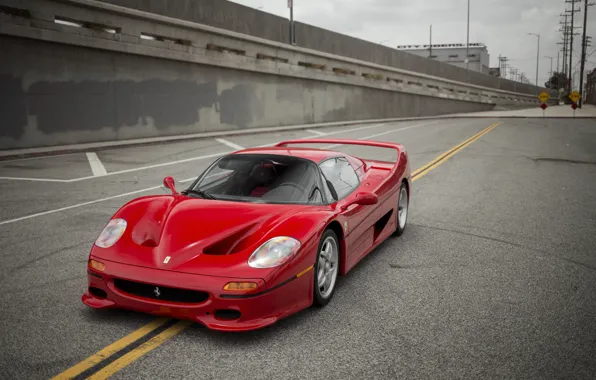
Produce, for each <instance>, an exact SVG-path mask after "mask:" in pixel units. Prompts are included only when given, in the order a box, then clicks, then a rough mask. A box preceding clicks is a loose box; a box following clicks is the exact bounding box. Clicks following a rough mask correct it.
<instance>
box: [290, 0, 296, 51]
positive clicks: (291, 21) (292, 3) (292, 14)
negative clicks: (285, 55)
mask: <svg viewBox="0 0 596 380" xmlns="http://www.w3.org/2000/svg"><path fill="white" fill-rule="evenodd" d="M288 8H290V44H292V45H295V44H296V38H295V36H294V0H288Z"/></svg>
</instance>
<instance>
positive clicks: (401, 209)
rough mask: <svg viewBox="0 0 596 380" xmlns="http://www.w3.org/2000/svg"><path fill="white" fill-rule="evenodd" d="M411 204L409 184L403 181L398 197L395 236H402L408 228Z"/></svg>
mask: <svg viewBox="0 0 596 380" xmlns="http://www.w3.org/2000/svg"><path fill="white" fill-rule="evenodd" d="M409 206H410V197H409V194H408V185H406V184H405V182H402V184H401V187H400V188H399V198H398V199H397V227H396V228H395V232H394V233H393V235H394V236H401V235H402V234H403V233H404V231H405V230H406V225H407V222H408V208H409Z"/></svg>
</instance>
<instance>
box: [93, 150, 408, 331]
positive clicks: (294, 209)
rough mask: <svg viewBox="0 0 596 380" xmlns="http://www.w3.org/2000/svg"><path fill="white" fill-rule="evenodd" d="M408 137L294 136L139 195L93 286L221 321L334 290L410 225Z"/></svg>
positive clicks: (246, 320)
mask: <svg viewBox="0 0 596 380" xmlns="http://www.w3.org/2000/svg"><path fill="white" fill-rule="evenodd" d="M297 144H351V145H364V146H372V147H378V148H389V149H394V150H396V151H397V160H396V162H388V161H378V160H365V159H361V158H357V157H353V156H351V155H347V154H343V153H339V152H336V151H332V150H325V149H313V148H306V147H290V146H289V145H297ZM410 176H411V174H410V163H409V160H408V154H407V152H406V150H405V149H404V147H403V146H402V145H400V144H390V143H384V142H377V141H360V140H344V139H335V140H327V139H311V140H292V141H285V142H282V143H279V144H277V145H275V146H273V147H269V148H254V149H245V150H242V151H238V152H235V153H232V154H229V155H226V156H223V157H221V158H219V159H217V160H216V161H215V162H214V163H213V164H211V166H209V168H207V169H206V170H205V172H204V173H203V174H202V175H200V176H199V177H198V178H197V179H196V180H195V181H194V182H193V183H192V185H191V186H190V187H189V188H188V189H187V190H184V191H182V192H181V193H178V192H177V191H176V189H175V187H174V181H173V179H172V178H171V177H166V179H164V184H165V185H166V186H167V187H168V188H169V189H170V190H171V192H172V194H171V195H165V194H164V195H151V196H145V197H140V198H137V199H134V200H132V201H130V202H128V203H127V204H126V205H124V206H123V207H122V208H121V209H120V210H118V212H116V214H115V215H114V216H113V217H112V219H111V220H110V221H109V223H108V224H107V225H106V227H105V228H104V229H103V231H102V232H101V234H100V235H99V237H98V238H97V240H96V242H95V244H94V246H93V248H92V249H91V253H90V256H89V263H88V268H87V269H88V278H89V287H88V289H87V291H86V292H85V294H84V295H83V297H82V300H83V302H84V303H85V304H86V305H88V306H90V307H93V308H124V309H130V310H136V311H140V312H144V313H150V314H154V315H161V316H169V317H173V318H177V319H190V320H193V321H196V322H199V323H201V324H203V325H205V326H207V327H208V328H210V329H215V330H226V331H241V330H253V329H258V328H262V327H265V326H267V325H270V324H273V323H275V322H276V321H278V320H280V319H281V318H285V317H287V316H289V315H291V314H294V313H296V312H298V311H300V310H302V309H305V308H308V307H310V306H311V305H313V304H314V305H317V306H324V305H326V304H327V303H329V301H330V300H331V298H332V297H333V294H334V291H335V288H336V280H337V277H338V275H346V274H347V273H348V272H349V271H350V270H351V269H352V268H353V267H354V266H355V265H356V264H357V263H358V262H359V261H360V260H361V259H362V258H364V257H365V256H366V255H367V254H368V253H369V252H371V251H372V250H373V249H374V248H375V247H376V246H378V245H379V244H380V243H381V242H383V241H384V240H386V239H387V238H389V236H391V235H396V236H400V235H401V234H402V233H403V232H404V229H405V228H406V220H407V216H408V205H409V198H410V193H411V181H410Z"/></svg>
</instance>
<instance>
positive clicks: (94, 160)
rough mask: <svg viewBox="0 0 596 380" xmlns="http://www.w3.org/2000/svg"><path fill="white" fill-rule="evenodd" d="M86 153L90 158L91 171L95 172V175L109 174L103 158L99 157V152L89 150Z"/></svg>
mask: <svg viewBox="0 0 596 380" xmlns="http://www.w3.org/2000/svg"><path fill="white" fill-rule="evenodd" d="M86 154H87V160H89V166H91V172H92V173H93V176H95V177H101V176H104V175H106V174H108V172H107V171H106V168H105V167H104V166H103V164H102V163H101V160H100V159H99V157H97V153H95V152H87V153H86Z"/></svg>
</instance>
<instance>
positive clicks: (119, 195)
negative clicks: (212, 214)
mask: <svg viewBox="0 0 596 380" xmlns="http://www.w3.org/2000/svg"><path fill="white" fill-rule="evenodd" d="M195 179H196V177H192V178H187V179H183V180H182V181H179V182H180V183H185V182H192V181H194V180H195ZM159 188H164V186H163V185H160V186H153V187H148V188H146V189H140V190H135V191H130V192H128V193H124V194H118V195H112V196H111V197H106V198H100V199H96V200H93V201H89V202H83V203H78V204H76V205H71V206H66V207H61V208H57V209H55V210H49V211H43V212H38V213H37V214H31V215H27V216H22V217H20V218H15V219H10V220H4V221H2V222H0V226H1V225H4V224H10V223H14V222H18V221H21V220H26V219H31V218H36V217H38V216H44V215H49V214H55V213H57V212H61V211H66V210H72V209H73V208H79V207H83V206H88V205H92V204H95V203H100V202H105V201H110V200H112V199H118V198H123V197H127V196H129V195H135V194H139V193H145V192H147V191H152V190H157V189H159Z"/></svg>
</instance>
